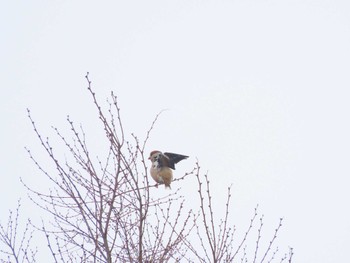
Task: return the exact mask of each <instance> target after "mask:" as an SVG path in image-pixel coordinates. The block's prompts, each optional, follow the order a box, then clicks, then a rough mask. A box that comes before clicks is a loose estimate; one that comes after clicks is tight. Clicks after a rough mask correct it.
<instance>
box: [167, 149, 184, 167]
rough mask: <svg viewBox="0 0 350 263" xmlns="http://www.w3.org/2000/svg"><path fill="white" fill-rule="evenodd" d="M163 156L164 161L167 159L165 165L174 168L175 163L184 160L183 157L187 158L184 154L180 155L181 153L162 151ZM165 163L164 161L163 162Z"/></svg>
mask: <svg viewBox="0 0 350 263" xmlns="http://www.w3.org/2000/svg"><path fill="white" fill-rule="evenodd" d="M164 156H165V157H166V158H164V159H165V160H166V159H167V160H166V161H167V164H166V166H168V167H169V168H171V169H173V170H175V164H176V163H178V162H180V161H182V160H184V159H187V158H188V156H186V155H181V154H177V153H164ZM164 165H165V163H164Z"/></svg>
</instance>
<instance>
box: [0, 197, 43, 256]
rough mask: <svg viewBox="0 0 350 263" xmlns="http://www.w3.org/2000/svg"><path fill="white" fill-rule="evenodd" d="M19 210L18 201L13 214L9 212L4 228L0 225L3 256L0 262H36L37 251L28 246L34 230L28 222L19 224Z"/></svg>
mask: <svg viewBox="0 0 350 263" xmlns="http://www.w3.org/2000/svg"><path fill="white" fill-rule="evenodd" d="M20 208H21V202H20V200H19V201H18V205H17V208H16V210H15V212H13V211H11V210H10V212H9V217H8V220H7V224H6V225H5V226H4V225H3V224H2V223H0V244H2V246H0V247H1V248H0V253H1V255H2V256H3V257H2V258H0V262H4V263H5V262H16V263H19V262H28V263H30V262H31V263H34V262H36V261H35V256H36V253H37V249H36V248H35V249H32V248H31V246H30V242H31V240H32V238H33V232H34V229H33V227H32V226H31V224H30V221H29V220H28V221H27V223H26V224H25V225H24V226H23V225H22V224H21V222H20V218H19V215H20ZM23 227H24V229H22V228H23Z"/></svg>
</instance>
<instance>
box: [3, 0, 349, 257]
mask: <svg viewBox="0 0 350 263" xmlns="http://www.w3.org/2000/svg"><path fill="white" fill-rule="evenodd" d="M0 37H1V41H0V59H1V63H0V77H1V96H0V103H1V104H0V105H1V111H0V116H1V136H0V145H1V151H0V160H1V170H0V176H1V182H2V183H1V186H0V187H1V191H0V196H1V198H0V214H1V218H0V219H1V221H3V219H4V216H3V215H5V214H7V210H8V209H9V208H11V207H14V206H15V204H16V200H17V199H18V197H25V195H26V194H25V190H24V188H23V187H22V185H21V184H20V182H19V177H23V178H26V179H27V180H28V181H29V182H32V183H36V182H37V181H39V179H38V178H40V174H39V172H38V171H37V170H36V168H35V167H34V165H33V164H32V163H31V161H30V160H29V158H28V156H27V154H26V152H25V151H24V146H28V147H30V148H31V149H32V150H33V151H36V152H38V155H39V156H40V154H39V153H40V146H39V144H38V142H37V141H36V138H35V136H34V133H33V132H32V129H31V126H30V123H29V121H28V119H27V117H26V108H27V107H29V108H30V109H31V110H32V114H33V117H34V119H35V120H36V121H37V123H38V125H39V127H40V128H41V130H42V132H43V133H45V134H47V135H51V134H52V132H51V131H50V126H51V125H55V126H58V127H62V128H63V127H66V125H65V117H66V115H67V114H69V115H70V116H71V117H72V118H73V119H74V120H76V121H77V122H78V123H82V124H83V125H84V127H86V130H90V134H91V137H92V138H93V141H92V144H93V145H94V146H95V147H97V148H98V140H95V138H96V137H97V136H95V133H96V134H99V131H98V128H99V126H98V125H99V123H98V120H97V119H96V118H95V116H96V113H95V109H94V108H93V106H92V104H91V99H90V97H89V94H88V93H87V91H86V86H87V84H86V81H85V79H84V76H85V73H86V72H87V71H89V72H90V78H91V80H92V81H93V86H94V88H95V90H96V92H97V94H98V97H99V99H100V101H101V102H103V101H104V100H105V99H106V98H107V97H108V96H109V93H110V91H111V90H113V91H114V92H115V93H116V94H117V95H118V96H119V101H120V104H121V108H122V114H123V116H124V121H125V125H126V126H127V129H128V131H130V132H135V133H136V134H138V135H139V136H140V137H142V136H144V134H145V131H146V130H147V129H148V127H149V125H150V123H151V121H152V120H153V118H154V117H155V115H156V114H157V113H158V112H159V111H160V110H162V109H169V110H168V111H166V112H164V113H163V114H162V115H161V117H160V119H159V121H158V123H157V125H156V129H155V130H154V133H153V137H152V138H151V140H150V143H149V147H152V148H150V149H149V150H150V151H151V150H154V149H159V150H164V151H172V152H178V153H182V154H187V155H190V156H191V158H190V159H189V160H188V161H186V162H183V163H182V164H181V166H180V167H179V169H178V170H177V172H176V173H181V172H185V171H186V170H190V169H191V168H192V166H193V164H194V162H195V160H196V157H197V158H198V159H199V161H200V163H201V166H202V168H203V169H204V170H208V171H209V176H210V177H211V178H213V180H212V190H213V192H214V193H215V198H217V199H218V200H220V198H224V197H225V194H224V193H223V191H222V189H224V188H226V187H227V186H228V185H229V184H231V183H232V184H233V202H232V204H233V210H234V213H233V216H236V218H234V221H235V222H237V225H238V226H239V227H242V228H243V227H244V226H245V224H244V223H245V222H246V221H247V219H248V218H249V217H250V215H251V213H252V210H253V208H254V207H255V205H256V204H257V203H259V204H260V211H261V212H262V213H264V214H265V218H266V224H269V225H271V226H272V225H273V224H275V223H277V221H278V218H279V217H284V220H285V221H284V226H283V229H282V231H281V233H280V236H279V240H278V242H279V244H280V249H287V248H288V246H292V247H294V248H295V257H294V259H295V262H302V263H309V262H320V263H322V262H324V263H326V262H346V261H347V260H348V248H349V246H350V211H349V210H350V208H349V207H350V206H349V200H350V192H349V190H348V189H349V185H350V179H349V172H350V168H349V163H350V162H349V159H350V150H349V149H350V139H349V135H350V125H349V112H350V104H349V101H350V91H349V90H350V89H349V87H350V77H349V72H350V48H349V47H350V2H349V1H345V0H344V1H340V0H339V1H337V0H327V1H326V0H320V1H311V0H303V1H301V0H300V1H296V0H294V1H272V0H266V1H261V0H260V1H258V0H256V1H253V0H251V1H239V0H238V1H209V0H208V1H164V0H162V1H100V2H98V3H97V2H95V1H55V2H54V1H6V3H5V2H4V3H2V6H1V9H0ZM175 176H176V174H175ZM39 182H40V181H39ZM41 187H43V188H45V185H41ZM185 187H186V188H185V189H188V191H189V192H191V191H192V190H193V194H196V193H195V189H193V188H191V186H190V185H186V186H185ZM30 211H32V208H31V207H27V208H26V212H27V215H29V214H30Z"/></svg>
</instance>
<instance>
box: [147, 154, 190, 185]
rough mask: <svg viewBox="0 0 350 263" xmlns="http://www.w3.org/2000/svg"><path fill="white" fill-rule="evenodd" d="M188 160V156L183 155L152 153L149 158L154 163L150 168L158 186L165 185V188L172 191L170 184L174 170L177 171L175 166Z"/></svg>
mask: <svg viewBox="0 0 350 263" xmlns="http://www.w3.org/2000/svg"><path fill="white" fill-rule="evenodd" d="M187 158H188V156H186V155H182V154H177V153H169V152H165V153H162V152H161V151H152V152H151V153H150V155H149V158H148V159H149V160H151V162H152V166H151V168H150V173H151V176H152V178H153V179H154V181H156V182H157V183H158V184H164V185H165V188H170V189H171V187H170V183H171V182H172V180H173V171H172V170H175V164H176V163H178V162H180V161H182V160H184V159H187Z"/></svg>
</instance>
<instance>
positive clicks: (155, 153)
mask: <svg viewBox="0 0 350 263" xmlns="http://www.w3.org/2000/svg"><path fill="white" fill-rule="evenodd" d="M160 154H161V152H160V151H152V152H151V153H150V154H149V157H148V160H151V162H152V163H153V162H155V161H156V160H157V158H158V157H159V155H160Z"/></svg>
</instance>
